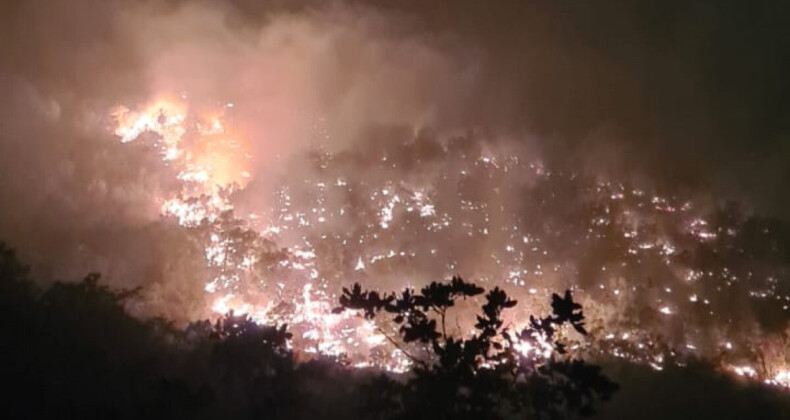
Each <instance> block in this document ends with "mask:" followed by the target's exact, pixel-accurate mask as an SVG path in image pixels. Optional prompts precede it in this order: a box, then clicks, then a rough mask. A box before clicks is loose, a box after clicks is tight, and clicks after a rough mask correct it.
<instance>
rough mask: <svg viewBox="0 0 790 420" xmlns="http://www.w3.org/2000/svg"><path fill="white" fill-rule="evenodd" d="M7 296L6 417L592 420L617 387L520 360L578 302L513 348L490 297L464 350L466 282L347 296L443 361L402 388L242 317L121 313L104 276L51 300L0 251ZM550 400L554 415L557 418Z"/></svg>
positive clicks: (502, 302)
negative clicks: (450, 317)
mask: <svg viewBox="0 0 790 420" xmlns="http://www.w3.org/2000/svg"><path fill="white" fill-rule="evenodd" d="M0 290H1V291H2V292H3V294H2V295H0V333H2V334H3V340H0V352H2V355H3V358H2V359H1V360H2V361H0V378H1V379H0V381H2V385H3V388H4V389H5V390H7V391H6V392H5V393H4V394H3V396H2V401H1V402H2V407H3V409H2V414H3V418H7V419H28V418H64V417H65V418H79V419H93V418H96V419H99V418H102V419H104V418H118V419H137V418H148V419H182V418H195V419H215V418H216V419H220V418H222V419H227V418H233V419H258V418H266V419H341V418H342V419H346V418H363V419H375V418H382V417H388V418H404V417H406V416H412V417H418V418H425V417H432V416H434V415H435V416H436V417H438V418H448V416H450V415H455V414H458V416H456V417H458V418H471V417H475V418H497V417H500V412H501V411H502V410H504V409H505V408H513V409H518V410H513V411H514V412H515V411H519V412H525V413H534V414H540V415H544V414H546V415H548V414H550V415H551V416H554V417H559V415H560V414H561V413H566V412H585V410H588V408H589V407H590V402H591V401H592V400H593V399H594V398H597V397H598V396H600V395H601V393H602V391H601V390H604V389H607V388H606V387H607V386H608V387H611V383H610V382H608V381H607V380H606V379H605V378H603V377H602V376H600V373H599V371H598V370H597V368H595V367H593V366H590V365H587V364H584V363H581V362H578V361H570V360H565V361H560V360H553V361H544V362H541V363H532V362H530V363H532V364H528V363H526V362H527V361H528V360H531V359H526V358H522V357H521V356H520V355H519V354H517V353H515V352H513V351H512V347H511V342H515V341H516V340H521V339H525V340H528V339H531V337H532V336H533V335H535V334H537V333H538V332H540V333H541V334H543V333H546V331H548V329H547V327H546V326H551V327H552V328H555V327H558V326H560V325H562V324H565V323H568V322H571V321H572V322H573V323H575V324H574V325H577V326H579V327H581V326H582V325H583V324H582V323H583V317H581V313H580V311H579V308H578V307H577V306H576V305H575V303H573V301H572V299H570V295H566V297H564V298H559V297H557V299H558V300H557V301H556V307H555V314H554V315H552V316H551V317H550V319H549V318H544V319H539V320H534V325H532V326H530V327H529V328H527V329H525V330H524V331H521V332H519V333H518V334H513V336H512V337H510V338H507V337H505V336H504V333H505V329H503V327H502V321H501V318H500V315H501V312H502V311H503V310H504V309H507V308H510V307H512V306H513V305H515V301H513V300H511V299H509V298H508V297H507V295H506V294H505V293H504V292H503V291H501V290H499V289H495V290H492V291H490V292H489V293H488V294H486V295H485V296H486V304H485V305H484V306H483V311H482V314H481V316H480V318H479V319H478V326H477V328H478V331H479V334H478V335H477V336H476V337H475V338H472V339H457V338H454V337H451V336H450V335H448V334H447V333H446V332H445V331H444V329H443V328H442V327H443V323H444V322H443V319H444V315H446V313H447V311H448V309H449V308H451V307H453V306H454V305H455V303H456V302H457V301H458V299H467V298H473V297H475V296H478V295H482V294H483V293H484V290H483V289H481V288H479V287H477V286H475V285H473V284H470V283H466V282H464V281H463V280H461V279H460V278H455V279H453V280H452V281H450V282H447V283H433V284H431V285H429V286H427V287H426V288H424V289H423V290H421V292H420V293H414V292H413V291H406V292H404V294H402V295H400V296H397V297H396V296H394V295H384V296H382V295H379V294H377V293H375V292H363V291H362V290H361V287H359V286H357V287H353V288H352V289H351V290H349V291H348V293H347V294H345V295H344V298H343V302H344V303H345V304H346V305H347V306H349V307H354V308H356V309H362V310H363V312H364V313H365V314H366V315H367V316H369V317H375V316H377V315H378V314H379V313H381V312H382V311H384V312H386V313H389V314H391V315H392V316H393V317H394V318H396V319H397V325H399V328H400V331H401V337H402V338H403V339H404V340H406V339H408V340H409V341H410V342H412V343H423V344H424V345H427V346H428V347H429V349H432V352H433V353H434V354H435V356H436V358H435V359H430V360H426V361H425V363H424V364H416V365H415V369H414V372H413V373H412V375H410V376H409V379H408V381H406V382H399V381H397V380H393V379H392V378H388V377H385V376H381V375H380V374H378V373H374V372H369V371H359V370H353V369H348V368H347V367H345V366H343V365H341V364H339V363H337V362H333V361H327V360H320V359H318V360H311V361H306V362H304V361H303V362H298V361H297V360H296V357H295V356H294V354H293V353H292V351H291V350H290V348H289V339H290V338H291V335H290V333H289V332H288V331H287V327H286V326H284V325H283V326H267V325H259V324H256V323H255V322H253V321H252V320H251V319H250V318H248V317H246V316H243V315H235V314H232V313H230V314H227V315H226V316H224V317H222V318H220V319H219V320H217V321H216V322H210V321H198V322H194V323H192V324H190V325H189V326H188V327H186V328H185V329H179V328H175V327H174V326H173V325H171V324H170V323H169V322H167V321H166V320H163V319H153V320H147V321H146V320H141V319H138V318H135V317H132V316H130V315H129V314H128V313H127V312H126V311H125V309H124V306H125V305H126V304H127V303H128V302H129V300H130V299H134V298H135V296H137V293H138V291H137V290H113V289H110V288H108V287H107V286H105V285H103V284H101V281H100V277H99V276H98V275H95V274H91V275H88V276H87V277H86V278H84V279H83V280H82V281H80V282H76V283H55V284H54V285H52V286H51V287H49V288H47V289H40V288H38V287H36V286H34V283H33V282H32V280H31V278H30V276H29V274H28V270H27V268H26V267H24V266H23V265H22V264H20V263H19V262H18V260H17V259H16V257H15V255H14V254H13V252H11V251H10V250H8V249H7V248H5V247H4V246H2V245H1V244H0ZM366 308H368V309H369V310H367V311H365V309H366ZM437 320H438V322H437ZM502 339H504V341H502ZM502 360H504V362H502ZM495 361H498V362H497V363H493V362H495ZM506 379H507V380H506ZM543 401H547V402H551V406H552V407H555V408H556V410H555V411H547V408H546V407H544V406H543V405H545V403H543ZM568 410H570V411H568ZM504 414H507V413H504ZM533 417H535V418H538V416H533Z"/></svg>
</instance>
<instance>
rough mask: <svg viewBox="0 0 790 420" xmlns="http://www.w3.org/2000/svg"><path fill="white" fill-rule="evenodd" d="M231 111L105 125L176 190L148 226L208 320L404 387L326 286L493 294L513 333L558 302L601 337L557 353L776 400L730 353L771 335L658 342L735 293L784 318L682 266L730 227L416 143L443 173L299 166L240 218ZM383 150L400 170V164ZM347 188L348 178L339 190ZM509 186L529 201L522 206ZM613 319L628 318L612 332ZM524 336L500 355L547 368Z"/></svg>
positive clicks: (170, 106) (772, 379)
mask: <svg viewBox="0 0 790 420" xmlns="http://www.w3.org/2000/svg"><path fill="white" fill-rule="evenodd" d="M235 109H236V106H235V104H232V103H228V104H226V105H225V106H221V107H219V108H216V109H211V108H209V109H202V108H199V107H196V106H194V105H193V104H190V103H188V102H187V101H184V100H182V101H170V100H158V101H155V102H153V103H152V104H150V105H148V106H144V107H142V108H140V109H130V108H126V107H118V108H117V109H115V110H114V111H113V113H112V116H113V118H114V121H115V123H116V125H115V127H114V133H115V134H116V135H117V136H118V137H119V139H120V141H121V142H123V143H130V142H145V143H146V144H147V145H149V146H150V147H151V148H152V150H153V151H154V152H155V153H157V154H158V155H159V156H160V157H161V161H162V165H163V167H167V168H171V169H172V173H173V178H174V182H176V183H178V185H179V186H180V189H179V190H178V191H176V192H175V193H173V194H172V196H167V197H161V202H160V203H158V204H159V205H160V209H161V215H162V217H163V218H165V219H166V220H171V221H174V222H175V223H177V224H178V225H179V226H180V227H181V228H183V229H184V230H186V231H188V232H189V233H190V234H193V235H194V237H195V238H196V239H195V240H196V241H198V242H199V243H200V244H201V246H202V247H203V250H204V261H203V262H204V265H205V268H206V273H207V278H205V279H204V280H205V287H204V290H205V292H206V293H207V294H209V295H210V296H211V299H210V300H211V302H212V303H211V305H210V308H206V310H207V311H213V312H214V313H217V314H224V313H227V312H229V311H233V312H235V313H237V314H238V313H245V314H249V315H250V316H251V317H252V318H253V319H254V320H256V321H257V322H261V323H268V324H288V325H289V328H290V329H292V330H293V332H294V347H295V349H296V350H297V351H298V352H300V353H302V354H323V355H330V356H334V357H338V358H347V359H349V361H350V362H351V364H352V365H353V366H357V367H368V366H377V367H381V368H385V369H389V370H392V371H404V370H406V369H408V367H409V366H410V361H409V359H408V358H407V357H405V355H404V354H403V351H402V350H401V349H398V348H394V347H393V346H392V345H391V344H390V342H389V340H388V339H387V338H388V335H389V334H392V332H391V331H388V330H387V329H386V328H387V327H386V326H385V325H378V324H375V323H373V322H372V321H367V320H364V319H361V318H360V317H357V316H355V314H353V313H350V312H345V313H342V314H333V313H332V308H333V307H334V306H335V305H336V301H337V293H338V291H339V287H340V286H343V285H346V284H349V283H351V282H352V281H353V280H357V279H362V280H365V279H375V281H376V285H377V286H376V287H379V288H382V289H385V290H400V289H402V288H403V287H405V286H407V284H406V283H407V282H408V283H409V285H410V284H411V283H412V282H415V283H417V284H420V283H423V282H425V281H428V280H433V279H437V278H443V277H446V276H448V275H452V274H457V273H461V274H464V275H466V276H468V277H470V278H472V279H473V280H474V281H480V282H482V283H484V284H485V283H495V284H497V285H505V286H506V287H508V288H509V289H508V293H511V294H512V295H513V296H515V297H516V298H517V299H518V300H520V301H521V302H522V303H524V305H523V306H524V309H523V312H521V313H516V314H513V319H512V320H511V322H512V324H513V325H514V326H518V325H522V324H524V323H525V322H526V319H527V318H526V316H527V315H528V314H529V313H534V312H539V309H540V308H541V306H540V305H542V302H544V301H545V298H546V297H547V294H548V293H550V292H551V291H553V290H562V289H564V288H571V289H573V290H574V293H575V296H580V298H581V299H582V304H583V305H584V308H585V313H586V314H587V316H588V318H590V319H597V320H598V322H599V324H600V325H601V328H600V330H598V331H592V336H593V337H594V338H596V339H595V340H594V342H593V343H587V344H582V343H577V344H574V346H573V347H572V349H573V350H574V351H579V352H588V353H591V354H605V355H608V356H611V357H616V358H621V359H626V360H631V361H634V362H638V363H643V364H646V365H649V366H651V367H653V368H654V369H657V370H661V369H663V368H664V366H665V364H666V363H672V362H670V361H676V360H682V359H683V357H684V356H688V355H694V356H702V357H709V358H711V359H713V358H714V357H715V358H717V360H721V361H722V364H723V365H722V366H723V368H724V369H725V370H727V371H729V372H732V373H733V374H734V375H736V376H743V377H746V378H751V379H754V380H759V381H763V382H765V383H767V384H770V385H775V386H782V387H790V373H788V372H790V371H788V370H786V369H784V367H785V366H786V362H787V361H785V360H784V359H783V356H781V355H775V356H772V357H771V358H764V364H762V366H763V367H761V368H756V367H754V366H758V365H757V363H755V355H754V354H744V353H742V351H741V349H747V348H752V347H754V346H753V344H754V343H756V342H768V340H770V337H767V336H757V335H749V334H745V333H739V332H737V331H736V332H733V331H732V330H730V329H727V328H726V326H727V325H728V321H727V320H726V318H724V319H723V323H722V327H721V328H720V329H718V330H715V331H714V332H711V333H709V334H710V335H711V336H705V334H707V333H705V332H700V331H693V330H694V329H693V328H684V331H688V332H687V333H686V335H687V336H685V337H679V338H672V339H670V338H669V337H670V336H671V334H670V331H671V328H672V326H673V325H676V324H675V323H678V322H688V323H693V322H698V321H704V322H711V320H716V319H717V318H715V317H716V316H718V315H717V311H726V309H727V306H726V305H727V302H729V301H728V300H727V299H725V297H727V296H731V295H729V294H728V293H735V292H733V291H735V290H737V291H740V292H739V293H740V295H739V296H740V299H759V300H761V301H764V302H765V304H766V305H767V304H771V305H778V307H782V306H784V308H785V309H786V308H787V306H788V304H790V297H789V296H786V295H785V294H783V293H784V292H783V291H782V290H781V289H780V288H779V286H778V285H779V284H780V283H779V281H778V280H777V275H774V274H772V273H768V274H766V273H760V274H757V273H754V272H752V271H744V270H736V269H734V268H732V267H729V266H727V265H726V264H723V265H721V266H716V267H711V266H709V265H708V266H705V265H702V264H700V263H698V262H696V261H695V260H694V259H693V258H692V259H690V258H689V256H690V255H691V256H693V255H694V253H693V251H694V250H697V249H706V248H702V247H711V246H715V245H716V244H717V243H718V242H719V241H723V240H726V239H727V238H728V237H733V236H736V235H737V229H735V228H728V229H726V230H720V229H718V228H717V227H716V225H715V224H714V223H713V222H711V221H709V220H707V219H706V216H705V214H703V213H701V212H700V211H698V210H696V208H695V206H693V205H692V203H690V202H688V201H679V200H676V199H674V198H669V197H661V196H658V195H652V196H651V195H649V194H647V193H646V192H645V191H643V190H640V189H636V188H626V187H625V186H623V185H619V184H612V183H607V182H598V183H595V184H593V185H584V184H583V183H581V181H576V179H577V178H576V175H575V174H570V175H563V174H554V173H552V172H551V171H548V170H547V169H546V168H545V167H544V166H543V165H542V163H540V162H537V161H535V160H534V159H531V157H530V156H528V155H526V154H523V153H521V152H513V151H508V152H496V151H486V152H485V153H481V152H480V151H478V150H475V149H471V148H464V147H466V146H464V145H456V144H453V143H452V142H449V141H448V142H445V143H441V142H437V143H435V144H430V145H428V146H430V147H433V148H434V149H435V150H438V151H441V154H442V158H441V159H436V160H435V161H432V162H430V163H425V164H423V165H422V166H419V165H417V166H415V164H413V162H412V160H411V158H408V157H407V158H404V160H403V161H399V160H398V158H395V157H394V156H396V155H395V154H392V153H391V151H388V150H387V149H386V148H385V149H382V150H381V151H380V152H379V153H380V155H378V156H374V157H376V159H367V160H366V159H361V158H358V157H359V156H357V155H354V152H353V151H350V152H343V153H341V154H338V155H333V154H330V153H325V152H320V153H318V152H316V154H315V155H314V156H312V157H311V159H314V162H313V163H314V164H315V166H316V171H315V174H313V175H306V176H305V178H304V179H291V180H286V181H283V182H282V184H281V185H280V186H279V187H278V188H276V191H275V192H274V193H273V195H272V196H271V197H266V198H267V200H268V203H270V206H267V208H266V209H257V210H254V211H250V210H249V209H245V211H246V212H247V214H245V215H244V216H243V217H241V216H239V215H237V214H235V212H236V211H237V207H236V204H235V202H234V199H233V198H232V197H233V194H234V193H237V192H244V191H245V188H246V187H247V185H248V183H249V182H250V181H252V180H254V178H255V175H254V171H252V162H251V161H250V158H249V154H248V150H246V145H247V144H248V143H247V140H246V139H245V138H244V136H243V134H242V133H238V132H235V131H234V130H233V127H232V124H230V123H229V122H228V121H230V119H229V117H231V116H232V113H233V112H234V111H235ZM398 147H400V148H401V149H402V150H401V152H403V153H404V156H408V154H407V153H406V152H407V151H409V150H411V149H409V148H417V146H415V145H414V144H413V143H411V142H406V143H404V144H401V145H398ZM426 147H427V146H426ZM434 149H432V150H434ZM369 153H374V152H369ZM414 153H416V152H414ZM437 153H438V152H437ZM374 155H375V153H374ZM349 162H352V163H349ZM355 165H356V166H355ZM405 165H409V169H408V171H410V172H409V173H410V176H409V177H405V176H404V173H405V172H404V169H402V167H401V166H405ZM358 173H364V174H365V175H364V176H363V177H362V179H356V178H355V177H353V176H351V175H355V174H358ZM526 183H530V184H534V185H535V186H534V187H531V188H532V189H531V190H530V193H529V194H531V195H529V194H528V195H526V196H524V185H525V184H526ZM547 191H548V192H547ZM563 194H565V195H566V196H567V195H569V194H570V195H572V197H573V198H574V199H576V200H577V201H579V199H578V196H579V195H582V196H583V197H584V200H582V207H583V209H584V213H582V212H581V211H578V212H576V213H574V212H573V211H569V210H567V209H566V207H567V206H569V204H568V202H569V201H570V200H567V199H566V200H565V201H560V200H562V199H563V198H562V197H563ZM513 197H519V198H518V199H517V200H516V199H514V198H513ZM565 213H568V214H565ZM579 214H585V215H590V216H589V217H586V218H581V217H579ZM535 215H537V216H539V217H535ZM591 250H593V251H592V252H591ZM713 254H715V253H713ZM769 274H770V275H769ZM758 276H763V277H761V278H764V279H765V281H762V282H760V281H757V280H756V279H757V278H758ZM404 279H406V281H404ZM370 281H372V280H370ZM746 281H748V285H749V286H748V287H747V286H746V285H745V284H746V283H745V282H746ZM757 286H759V287H757ZM629 305H634V306H636V310H634V309H633V307H632V306H629ZM642 308H650V310H647V311H642V310H641V309H642ZM626 311H632V314H631V315H629V316H622V314H623V313H624V312H626ZM457 315H458V317H457V319H456V320H454V322H453V323H454V324H455V325H456V331H454V333H461V331H468V330H469V328H468V326H467V325H466V321H465V320H464V317H465V316H467V315H469V314H465V313H464V311H463V309H462V308H459V309H458V314H457ZM451 324H452V323H451ZM725 331H726V332H725ZM596 334H597V335H596ZM755 334H757V333H755ZM533 338H534V339H535V342H536V343H538V345H537V346H535V345H534V344H530V343H516V344H515V345H516V349H517V350H518V351H519V352H520V353H522V354H524V355H525V356H528V357H532V358H536V359H537V358H545V357H548V355H549V354H550V350H551V347H550V346H549V345H548V344H547V343H546V342H545V340H543V341H542V340H541V337H533ZM704 343H719V344H716V345H713V346H709V345H705V344H704ZM721 343H724V344H721ZM758 347H759V346H758ZM746 361H748V363H747V362H746Z"/></svg>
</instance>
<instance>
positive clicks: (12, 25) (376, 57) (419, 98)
mask: <svg viewBox="0 0 790 420" xmlns="http://www.w3.org/2000/svg"><path fill="white" fill-rule="evenodd" d="M2 21H3V23H4V25H2V26H3V28H4V29H3V31H4V34H3V41H2V53H3V54H2V55H3V56H4V57H7V59H6V60H4V61H3V64H2V68H1V71H0V86H2V93H3V95H2V97H3V100H2V102H0V107H1V109H2V116H0V118H2V126H3V133H2V137H3V138H2V145H0V147H2V151H1V152H2V153H0V155H2V156H3V162H2V171H3V174H2V175H3V179H4V182H3V184H2V186H1V187H0V188H1V189H2V190H0V194H1V196H2V200H0V201H2V202H3V203H6V205H4V206H3V209H2V212H3V214H2V221H3V222H2V226H0V236H2V237H3V238H4V239H5V240H7V241H9V242H10V243H12V244H14V246H16V247H19V248H20V251H21V252H22V255H23V256H24V257H25V258H26V259H27V260H28V261H30V262H31V263H33V265H34V267H36V269H37V270H39V271H40V272H41V273H42V274H43V277H45V278H54V277H67V278H71V277H74V276H75V275H77V273H82V272H86V271H88V270H100V271H102V272H104V273H107V274H109V275H110V277H111V278H122V279H123V283H125V284H136V282H139V281H143V280H142V279H143V278H144V277H150V276H151V275H152V274H155V273H152V272H151V271H154V272H155V271H157V270H156V269H150V268H147V267H151V266H156V265H161V264H162V263H161V262H159V261H157V260H159V259H160V258H162V255H161V254H159V253H156V252H149V251H147V245H145V243H161V242H162V241H165V240H166V238H163V237H162V235H165V234H164V233H162V232H161V230H162V229H164V228H162V227H161V226H158V223H159V222H158V221H157V217H158V209H157V208H156V204H155V203H156V199H155V198H157V197H161V196H164V195H167V194H168V193H172V192H174V191H177V186H175V185H173V184H174V182H173V174H172V173H170V172H168V170H167V169H166V168H165V169H163V168H162V167H161V165H160V164H159V163H158V162H157V157H156V155H155V154H152V153H150V151H147V150H146V149H145V148H144V147H131V148H130V147H122V146H121V145H119V144H117V141H116V139H115V138H114V136H113V135H112V132H111V130H110V129H109V127H110V126H111V121H110V119H109V117H108V115H109V114H108V110H110V109H111V108H112V107H114V106H117V105H125V106H128V107H131V108H134V107H137V106H143V105H145V104H146V103H148V102H151V101H152V100H154V99H155V98H160V97H167V98H179V97H184V98H188V100H189V103H190V105H191V106H192V107H193V108H198V109H201V108H203V109H211V108H216V107H217V105H218V104H222V105H224V104H226V103H227V104H232V105H234V107H235V109H236V110H238V111H237V112H234V115H233V125H234V128H235V129H236V130H238V131H239V132H241V133H243V135H242V138H243V139H244V142H245V143H246V144H245V145H244V146H245V148H246V149H247V153H249V154H250V155H251V159H252V161H253V172H254V173H253V174H252V177H253V178H254V179H257V180H258V181H257V183H258V184H261V183H264V182H265V181H264V180H266V179H270V178H272V177H275V176H278V175H282V174H283V173H286V172H288V173H290V172H289V171H288V168H287V165H288V164H289V163H288V162H289V157H290V156H292V155H293V154H295V153H299V152H303V151H305V150H307V149H308V148H309V147H315V146H317V145H320V146H321V147H322V148H325V149H327V150H339V149H341V148H343V147H346V146H348V145H349V144H350V143H351V142H352V140H353V139H355V138H356V137H357V136H358V135H359V134H360V133H361V132H362V131H364V130H366V129H367V128H368V127H371V126H379V125H381V126H397V125H404V126H412V127H421V126H440V125H441V124H443V123H445V122H449V121H451V120H452V119H453V118H457V117H458V113H459V112H460V107H461V106H462V105H461V104H463V103H465V102H467V99H466V98H465V97H464V95H465V94H466V92H467V89H465V88H462V87H463V86H465V85H468V84H471V83H473V81H474V78H475V72H476V68H475V66H474V62H473V61H471V60H468V59H466V58H462V57H461V56H460V55H454V54H453V53H451V52H448V51H447V50H446V49H444V48H442V47H441V46H440V45H439V40H436V41H435V42H434V41H433V40H431V39H430V38H429V37H422V36H420V35H418V34H412V33H410V28H409V24H408V22H407V21H406V20H405V19H399V18H396V17H391V16H385V15H383V14H381V13H379V12H377V11H375V10H373V9H371V8H366V7H350V6H346V5H342V4H340V3H338V4H328V5H325V6H318V5H313V6H304V7H299V8H297V9H295V10H294V9H293V8H285V7H272V8H270V9H267V10H265V12H264V13H262V14H261V15H260V16H258V17H256V18H252V17H251V16H249V15H247V14H245V13H244V11H243V10H242V9H240V8H238V7H236V6H235V5H234V4H233V3H230V2H228V3H216V2H202V1H193V2H172V3H171V2H161V1H151V2H139V3H135V4H130V3H128V2H120V1H110V2H97V1H89V0H84V1H78V2H72V3H70V4H68V5H65V4H58V5H54V6H53V5H52V4H50V3H49V2H43V1H41V2H37V1H34V2H11V3H6V5H5V6H4V10H3V13H2ZM259 204H261V203H259ZM262 204H263V205H265V203H262ZM170 245H171V246H174V247H178V246H181V245H176V243H173V244H170ZM164 248H167V247H164Z"/></svg>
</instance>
